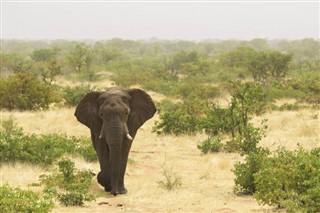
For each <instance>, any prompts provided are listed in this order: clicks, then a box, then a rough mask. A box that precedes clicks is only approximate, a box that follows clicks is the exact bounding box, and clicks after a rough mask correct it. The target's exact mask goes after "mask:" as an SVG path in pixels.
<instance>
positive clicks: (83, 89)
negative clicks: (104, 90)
mask: <svg viewBox="0 0 320 213" xmlns="http://www.w3.org/2000/svg"><path fill="white" fill-rule="evenodd" d="M90 91H91V89H90V86H89V85H87V86H77V87H69V86H68V87H66V88H64V89H63V91H62V96H63V98H64V100H65V104H66V105H67V106H76V105H77V104H78V103H79V102H80V100H81V99H82V98H83V96H84V95H85V94H87V93H88V92H90Z"/></svg>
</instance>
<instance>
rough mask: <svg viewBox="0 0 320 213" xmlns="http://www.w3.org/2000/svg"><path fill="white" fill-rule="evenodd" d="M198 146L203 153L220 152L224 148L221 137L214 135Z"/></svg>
mask: <svg viewBox="0 0 320 213" xmlns="http://www.w3.org/2000/svg"><path fill="white" fill-rule="evenodd" d="M197 147H198V149H200V150H201V152H202V153H204V154H207V153H208V152H219V151H220V150H221V149H222V148H223V144H222V142H221V138H219V137H212V138H208V139H206V140H204V141H201V142H200V143H199V144H198V145H197Z"/></svg>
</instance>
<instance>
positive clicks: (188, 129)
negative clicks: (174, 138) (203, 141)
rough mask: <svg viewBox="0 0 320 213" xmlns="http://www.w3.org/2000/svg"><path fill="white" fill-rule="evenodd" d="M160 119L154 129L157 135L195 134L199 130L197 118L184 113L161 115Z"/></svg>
mask: <svg viewBox="0 0 320 213" xmlns="http://www.w3.org/2000/svg"><path fill="white" fill-rule="evenodd" d="M160 119H161V121H160V122H156V124H155V127H154V128H153V131H154V132H156V133H157V134H174V135H181V134H194V133H196V132H197V131H198V130H199V128H198V122H199V120H198V118H197V116H196V115H192V114H191V115H189V114H186V113H184V112H182V111H177V112H172V113H169V112H165V113H163V114H161V115H160Z"/></svg>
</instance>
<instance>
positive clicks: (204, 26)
mask: <svg viewBox="0 0 320 213" xmlns="http://www.w3.org/2000/svg"><path fill="white" fill-rule="evenodd" d="M0 1H1V37H2V38H3V39H70V40H79V39H94V40H100V39H111V38H115V37H117V38H123V39H149V38H151V37H157V38H159V39H183V40H203V39H239V40H249V39H253V38H267V39H282V38H285V39H302V38H315V39H319V28H320V27H319V1H300V2H297V1H295V2H293V1H280V2H278V1H272V2H268V1H263V2H262V1H261V0H259V1H239V0H238V1H227V2H223V1H219V2H217V1H216V2H208V1H207V2H177V1H176V2H168V1H167V2H159V1H158V2H141V1H140V2H130V1H126V2H124V1H122V2H106V1H103V0H102V1H99V2H98V1H94V2H92V1H90V2H89V1H86V2H84V1H82V2H81V1H77V2H75V1H68V2H66V1H60V2H57V1H48V0H47V1H40V0H38V1H26V0H24V1H14V0H11V1H9V0H0Z"/></svg>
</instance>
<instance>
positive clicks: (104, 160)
mask: <svg viewBox="0 0 320 213" xmlns="http://www.w3.org/2000/svg"><path fill="white" fill-rule="evenodd" d="M95 148H96V152H97V156H98V159H99V164H100V170H101V171H100V172H99V173H98V175H97V181H98V183H99V184H100V185H101V186H103V187H104V190H105V191H106V192H110V191H111V170H110V161H109V148H108V147H107V145H106V143H101V142H98V143H96V146H95Z"/></svg>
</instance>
